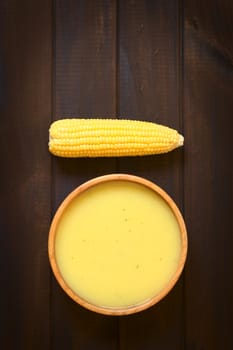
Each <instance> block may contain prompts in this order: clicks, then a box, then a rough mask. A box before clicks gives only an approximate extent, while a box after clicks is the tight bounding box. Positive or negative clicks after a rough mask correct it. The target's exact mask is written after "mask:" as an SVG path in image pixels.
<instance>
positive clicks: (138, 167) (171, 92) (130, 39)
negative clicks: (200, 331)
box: [117, 0, 184, 350]
mask: <svg viewBox="0 0 233 350" xmlns="http://www.w3.org/2000/svg"><path fill="white" fill-rule="evenodd" d="M180 20H181V18H180V14H179V4H178V1H154V2H153V1H123V0H122V1H119V19H118V24H119V27H118V28H119V32H118V33H119V34H118V36H119V40H118V48H119V74H118V79H119V84H118V86H119V89H118V96H119V104H118V110H119V115H120V116H121V117H129V118H131V119H134V118H136V119H141V120H148V121H154V122H158V123H161V124H165V125H168V126H169V125H170V126H171V127H174V128H176V129H178V130H180V131H182V113H181V103H180V102H181V95H180V93H181V91H180V80H181V71H180V68H179V67H180V66H179V64H180V63H181V60H180V53H181V46H180V45H181V43H180V41H179V40H180V32H179V30H180ZM182 154H183V150H182V149H179V150H176V151H173V152H171V153H169V154H166V155H160V156H149V157H141V158H140V157H136V158H130V159H127V158H125V159H120V160H118V162H117V164H118V170H119V171H120V172H126V173H133V174H136V175H139V176H143V177H146V178H148V179H149V180H152V181H154V182H155V183H157V184H158V185H160V186H162V187H163V188H164V189H165V190H166V191H167V192H168V193H170V195H171V196H172V197H173V198H174V199H175V201H176V202H177V203H178V204H179V205H180V206H182V158H183V157H182ZM182 296H183V283H182V279H181V280H180V282H179V283H178V284H177V285H176V287H175V288H174V289H173V291H172V292H171V293H170V294H169V295H168V296H167V297H166V298H165V299H164V300H163V301H162V302H160V303H159V304H158V305H156V306H154V307H153V308H151V309H150V310H147V311H145V312H142V313H139V314H137V315H134V316H128V317H124V318H122V319H120V348H121V349H122V350H123V349H134V350H138V349H147V350H149V349H169V350H170V349H179V350H180V349H182V346H183V332H184V325H183V322H184V318H183V316H184V315H183V300H182Z"/></svg>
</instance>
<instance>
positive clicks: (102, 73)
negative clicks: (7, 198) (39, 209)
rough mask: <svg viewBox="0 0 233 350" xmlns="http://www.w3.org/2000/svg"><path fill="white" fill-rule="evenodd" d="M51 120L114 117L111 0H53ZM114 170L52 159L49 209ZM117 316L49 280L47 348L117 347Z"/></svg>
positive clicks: (106, 162)
mask: <svg viewBox="0 0 233 350" xmlns="http://www.w3.org/2000/svg"><path fill="white" fill-rule="evenodd" d="M55 13H56V17H55V22H56V26H55V28H54V29H55V33H54V35H55V37H54V38H55V40H56V41H55V45H54V49H55V50H54V119H59V118H61V117H80V116H82V117H87V116H88V117H109V118H114V117H115V116H116V100H115V99H116V94H115V84H116V81H115V77H116V72H115V55H116V53H115V36H116V32H115V30H116V26H115V19H116V5H115V3H114V1H111V2H109V1H98V2H95V1H85V2H84V1H71V0H69V1H67V0H58V1H56V8H55ZM112 172H115V160H114V159H103V158H99V159H73V160H71V159H59V158H54V159H53V210H54V211H55V209H56V208H57V207H58V205H59V204H60V202H61V200H62V199H63V198H64V197H65V196H66V195H67V194H68V193H69V192H70V191H71V190H73V189H74V188H75V187H77V186H78V185H80V184H81V183H83V182H85V181H87V180H88V179H90V178H93V177H96V176H98V175H103V174H106V173H112ZM117 330H118V329H117V319H116V318H112V319H111V318H110V319H109V318H108V317H107V316H101V315H99V314H96V313H93V312H91V311H88V310H85V309H83V308H82V307H80V306H78V305H77V304H76V303H75V302H73V301H71V300H69V298H68V297H67V295H66V294H65V293H64V292H63V291H62V290H61V288H60V287H59V286H58V284H57V282H55V283H53V285H52V349H60V348H63V349H66V348H70V349H72V348H73V349H75V348H78V349H93V348H96V349H103V350H104V349H107V350H111V349H117V342H118V340H117Z"/></svg>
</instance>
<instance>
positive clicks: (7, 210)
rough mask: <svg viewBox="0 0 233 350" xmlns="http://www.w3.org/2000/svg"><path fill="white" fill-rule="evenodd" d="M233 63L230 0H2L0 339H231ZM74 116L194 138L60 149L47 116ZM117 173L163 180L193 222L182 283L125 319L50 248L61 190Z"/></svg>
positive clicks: (12, 344)
mask: <svg viewBox="0 0 233 350" xmlns="http://www.w3.org/2000/svg"><path fill="white" fill-rule="evenodd" d="M232 65H233V1H231V0H208V1H207V0H196V1H193V0H184V1H182V0H154V1H140V0H139V1H137V0H132V1H128V0H119V1H110V0H109V1H108V0H106V1H104V0H103V1H98V0H96V1H94V0H93V1H90V0H88V1H86V0H85V1H84V0H83V1H81V0H76V1H74V0H73V1H72V0H56V1H52V0H37V1H36V0H21V1H17V0H1V3H0V106H1V107H0V112H1V124H0V125H1V126H0V143H1V145H0V146H1V148H0V149H1V151H0V158H1V159H0V164H1V233H0V249H1V253H0V266H1V274H0V278H1V295H0V318H1V323H0V326H1V327H0V330H1V337H0V348H1V349H3V350H8V349H10V350H11V349H12V350H20V349H23V350H24V349H33V350H36V349H39V350H41V349H43V350H46V349H51V350H52V349H53V350H60V349H69V350H72V349H78V350H79V349H80V350H89V349H90V350H95V349H101V350H105V349H106V350H113V349H114V350H115V349H118V350H126V349H129V350H131V349H132V350H138V349H140V350H149V349H158V350H174V349H177V350H182V349H183V350H220V349H221V350H231V349H233V335H232V330H233V230H232V216H233V205H232V193H233V190H232V180H233V172H232V160H233V157H232V149H233V146H232V140H233V136H232V135H233V131H232V116H233V69H232V68H233V67H232ZM76 116H79V117H88V116H89V117H101V118H102V117H109V118H121V117H129V118H132V119H133V118H136V119H143V120H150V121H155V122H160V123H162V124H166V125H170V126H171V127H174V128H176V129H177V130H179V131H180V132H182V133H183V134H184V136H185V146H184V148H183V149H178V150H175V151H173V152H171V153H169V154H167V155H161V156H148V157H141V158H140V157H138V158H137V157H136V158H130V159H129V158H121V159H115V158H112V159H111V158H110V159H101V158H100V159H73V160H71V159H58V158H55V157H52V156H51V155H50V154H49V153H48V150H47V142H48V128H49V125H50V123H51V122H52V121H53V120H55V119H58V118H61V117H76ZM114 172H125V173H131V174H136V175H139V176H143V177H146V178H147V179H149V180H152V181H154V182H155V183H157V184H158V185H160V186H162V187H163V188H164V189H165V190H166V191H167V192H168V193H169V194H170V195H171V196H172V197H173V198H174V200H175V201H176V202H177V204H178V205H179V207H180V208H181V211H182V212H183V214H184V217H185V219H186V223H187V228H188V235H189V254H188V260H187V264H186V268H185V271H184V273H183V275H182V278H181V279H180V280H179V282H178V284H177V285H176V287H175V288H174V289H173V291H172V292H171V293H170V294H169V295H168V296H167V297H166V298H165V299H164V300H163V301H162V302H161V303H159V304H158V305H157V306H154V307H152V308H151V309H149V310H147V311H144V312H141V313H139V314H136V315H133V316H127V317H121V318H117V317H108V316H101V315H98V314H95V313H92V312H90V311H88V310H85V309H83V308H81V307H79V306H78V305H76V304H75V303H74V302H73V301H71V300H70V299H69V298H68V297H67V296H66V295H65V293H64V292H63V291H62V290H61V288H60V287H59V286H58V284H57V283H56V281H55V279H54V277H53V275H52V273H51V270H50V266H49V262H48V256H47V239H48V230H49V226H50V222H51V218H52V216H53V214H54V212H55V210H56V208H57V207H58V205H59V204H60V202H61V201H62V199H63V198H64V197H65V196H66V195H67V194H68V193H69V192H70V191H71V190H72V189H74V188H75V187H77V186H78V185H79V184H81V183H82V182H84V181H86V180H88V179H90V178H93V177H95V176H98V175H102V174H108V173H114Z"/></svg>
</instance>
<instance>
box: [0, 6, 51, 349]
mask: <svg viewBox="0 0 233 350" xmlns="http://www.w3.org/2000/svg"><path fill="white" fill-rule="evenodd" d="M0 43H1V46H0V65H1V82H0V84H1V89H0V91H1V100H0V113H1V128H0V146H1V153H0V161H1V182H0V183H1V243H0V249H1V252H0V266H1V274H0V276H1V297H0V309H1V312H0V322H1V327H0V334H1V336H0V344H1V345H0V347H1V349H49V343H50V340H49V339H50V327H49V319H50V313H49V309H50V305H49V293H50V291H49V263H48V258H47V237H48V229H49V223H50V179H51V177H50V157H49V154H48V151H47V140H48V134H47V132H48V126H49V123H50V116H51V6H50V2H49V1H45V0H41V1H40V2H34V4H33V3H32V2H30V1H26V0H23V1H20V2H18V1H1V4H0ZM3 286H4V287H3Z"/></svg>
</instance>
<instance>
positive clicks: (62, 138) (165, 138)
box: [49, 119, 184, 158]
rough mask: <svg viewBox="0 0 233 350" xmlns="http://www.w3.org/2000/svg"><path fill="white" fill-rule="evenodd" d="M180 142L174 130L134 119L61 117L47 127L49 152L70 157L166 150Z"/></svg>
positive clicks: (133, 154) (180, 136)
mask: <svg viewBox="0 0 233 350" xmlns="http://www.w3.org/2000/svg"><path fill="white" fill-rule="evenodd" d="M183 142H184V138H183V136H182V135H180V134H178V132H177V131H176V130H174V129H171V128H169V127H167V126H163V125H160V124H155V123H151V122H144V121H137V120H126V119H123V120H122V119H60V120H57V121H55V122H53V123H52V124H51V126H50V129H49V151H50V152H51V153H52V154H54V155H56V156H60V157H70V158H72V157H73V158H75V157H123V156H124V157H125V156H143V155H149V154H158V153H166V152H169V151H172V150H173V149H175V148H177V147H180V146H182V145H183Z"/></svg>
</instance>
